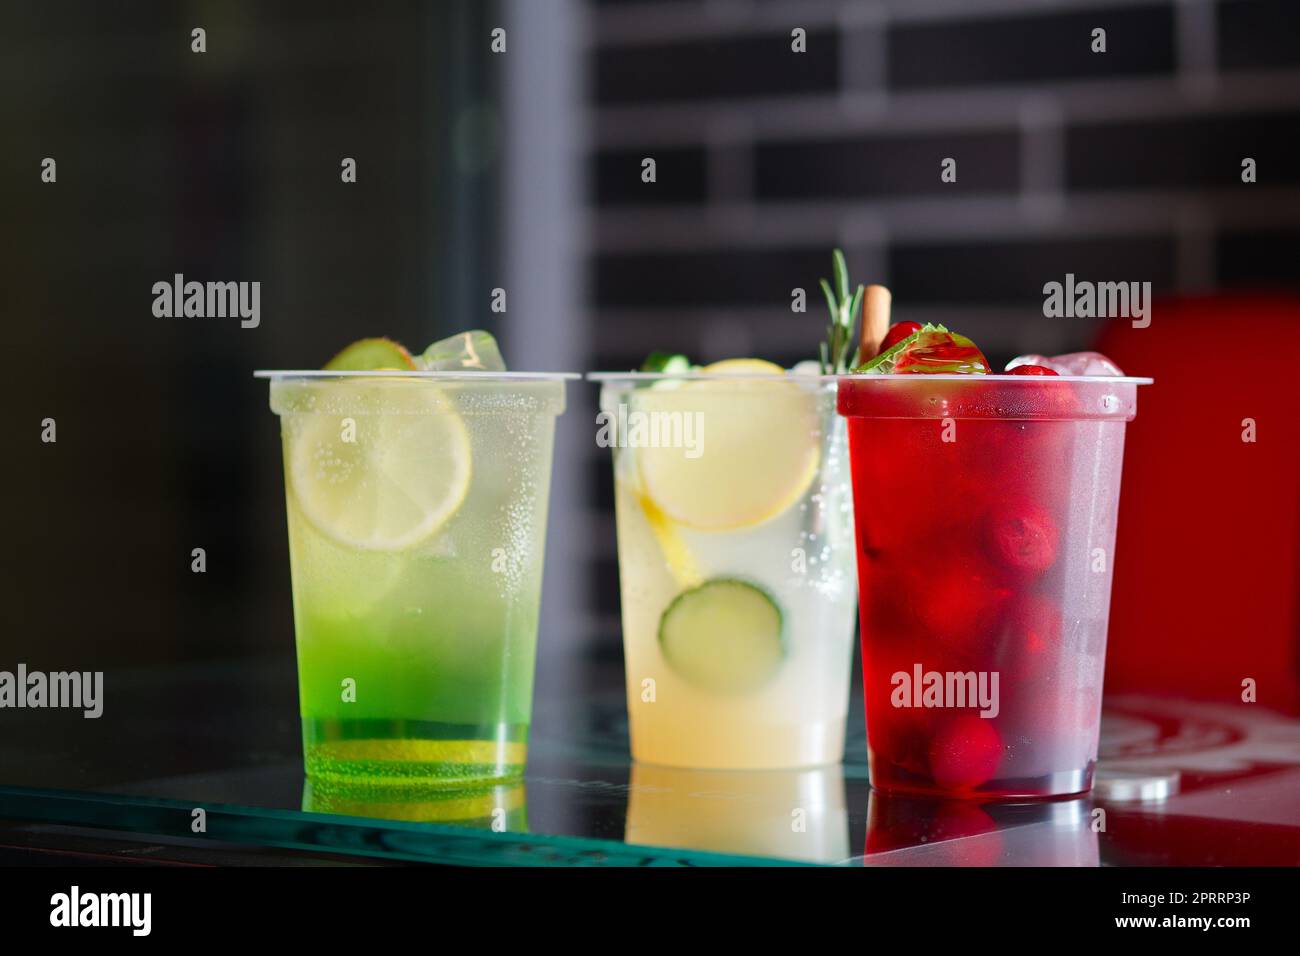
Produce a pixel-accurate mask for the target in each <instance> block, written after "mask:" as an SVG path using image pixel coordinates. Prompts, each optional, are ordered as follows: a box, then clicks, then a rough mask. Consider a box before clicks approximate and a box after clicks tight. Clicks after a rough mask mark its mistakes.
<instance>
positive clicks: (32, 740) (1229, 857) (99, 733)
mask: <svg viewBox="0 0 1300 956" xmlns="http://www.w3.org/2000/svg"><path fill="white" fill-rule="evenodd" d="M106 687H107V688H109V690H110V691H111V694H110V696H109V698H108V705H107V706H106V707H105V711H104V715H103V717H102V718H100V719H99V720H93V721H91V720H82V719H81V718H80V716H79V715H72V714H68V713H66V712H62V713H56V712H53V711H48V710H47V711H34V710H23V711H16V710H10V711H6V712H5V713H4V717H3V719H4V720H5V722H6V727H5V730H6V732H5V733H4V734H3V735H0V830H4V831H5V833H4V834H0V836H4V835H14V834H15V832H16V831H21V834H20V835H21V836H22V837H23V839H22V840H21V841H11V842H23V843H24V844H29V843H31V842H33V841H39V842H40V844H41V845H45V846H49V847H52V848H58V847H59V845H60V842H59V841H60V840H61V839H64V840H68V839H71V836H70V834H73V833H74V832H75V833H85V832H87V831H93V832H97V833H103V834H116V835H117V837H118V838H119V839H120V838H122V837H123V835H125V836H127V838H128V839H129V840H131V841H135V842H136V843H139V844H147V845H148V846H150V847H151V848H153V849H151V853H153V854H154V856H155V858H162V857H164V856H165V854H166V852H167V850H166V848H167V847H168V846H182V845H188V846H191V847H192V846H193V845H194V844H195V843H196V841H197V842H198V843H199V844H200V845H203V844H204V841H213V842H214V843H217V844H221V845H224V846H232V845H237V846H243V847H265V848H282V849H283V848H287V849H289V850H308V851H316V852H320V851H328V852H330V853H334V854H338V853H343V854H346V855H348V856H351V857H355V858H357V859H359V860H370V861H379V862H382V861H420V862H439V863H460V864H498V865H535V864H544V865H636V866H643V865H670V866H672V865H692V866H699V865H718V864H722V865H728V864H730V865H735V864H746V865H749V864H778V865H794V864H804V863H814V864H839V865H871V866H880V865H889V866H898V865H915V866H934V865H962V866H966V865H1000V866H1017V865H1020V866H1024V865H1032V866H1048V865H1050V866H1095V865H1098V864H1103V865H1124V864H1136V865H1166V864H1168V865H1207V864H1210V865H1295V864H1297V863H1300V799H1297V795H1298V794H1300V721H1297V720H1295V719H1292V718H1287V717H1283V716H1280V715H1277V714H1273V713H1271V712H1269V711H1266V710H1263V709H1261V708H1258V707H1253V706H1244V705H1243V706H1241V707H1230V706H1210V705H1204V704H1193V703H1188V702H1183V701H1169V700H1165V701H1160V700H1152V699H1138V698H1128V699H1124V698H1116V699H1112V700H1109V701H1108V702H1107V715H1106V718H1105V721H1104V725H1103V734H1102V738H1103V740H1102V757H1101V764H1100V770H1099V772H1100V773H1102V775H1103V777H1109V778H1110V779H1112V780H1114V781H1118V785H1116V786H1112V787H1110V788H1108V789H1105V790H1102V789H1099V790H1097V791H1094V792H1093V793H1092V794H1090V795H1088V796H1086V797H1083V798H1078V799H1074V800H1063V801H1051V802H1038V803H1033V802H1030V803H1006V804H977V803H972V802H952V801H941V800H926V799H922V798H899V797H883V796H881V795H880V794H877V793H873V792H871V791H870V788H869V787H868V785H867V768H866V741H865V733H864V730H863V721H862V707H861V700H860V699H857V700H855V701H854V703H853V710H852V712H851V713H850V716H849V722H848V727H847V740H846V745H845V761H844V763H843V764H842V765H840V766H834V765H833V766H830V767H823V768H816V769H810V770H800V771H777V772H770V771H761V772H760V771H744V772H740V771H689V770H672V769H665V768H662V767H655V766H650V765H644V764H642V765H636V764H633V763H632V762H631V761H630V759H629V757H628V747H627V744H628V738H627V717H626V708H625V702H624V697H623V693H622V688H621V687H620V686H618V683H617V681H610V682H609V687H608V689H607V690H604V691H600V692H594V693H589V694H586V695H575V696H573V697H572V698H568V699H563V700H556V699H554V698H552V699H541V700H539V701H538V703H537V707H536V712H535V721H534V731H533V735H532V739H531V742H530V747H529V757H528V765H527V769H526V773H525V777H524V780H523V781H522V782H516V783H513V784H509V785H504V786H498V787H487V788H479V789H471V790H468V791H445V790H444V791H438V792H428V791H425V792H419V791H414V790H411V791H407V790H399V791H393V790H387V791H381V792H375V791H367V792H357V791H352V792H347V791H341V790H338V789H336V788H326V789H321V788H320V787H319V785H317V784H315V783H313V782H310V781H306V780H305V779H304V776H303V769H302V756H301V750H300V742H299V739H298V733H297V731H298V727H297V721H296V719H295V718H296V713H295V703H296V701H295V700H294V687H295V683H294V678H293V671H292V663H291V662H290V661H285V662H282V663H280V664H267V663H265V662H247V661H240V662H231V663H229V664H213V663H206V664H197V663H185V664H176V665H173V666H168V667H157V668H149V669H133V670H126V669H123V670H121V671H117V672H110V673H108V674H106ZM197 809H202V810H203V811H204V815H205V818H206V829H205V830H204V831H203V832H196V831H195V830H194V829H193V825H194V820H195V810H197Z"/></svg>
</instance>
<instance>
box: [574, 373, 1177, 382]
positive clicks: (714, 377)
mask: <svg viewBox="0 0 1300 956" xmlns="http://www.w3.org/2000/svg"><path fill="white" fill-rule="evenodd" d="M585 378H586V380H587V381H589V382H723V381H728V380H731V381H736V382H808V383H811V382H844V381H848V382H908V383H911V384H913V385H919V384H922V383H924V382H971V381H978V382H1019V383H1022V384H1026V385H1042V384H1043V383H1044V382H1097V383H1110V384H1126V385H1153V384H1155V379H1153V378H1144V377H1141V376H1134V375H1041V376H1040V375H979V374H973V375H960V374H950V373H949V374H941V375H936V374H917V375H894V374H880V373H875V374H873V373H871V372H845V373H842V374H838V375H834V374H832V375H804V374H800V373H797V372H784V373H782V374H779V375H778V374H777V373H775V372H747V373H739V374H735V375H732V374H727V373H724V374H718V373H717V372H588V373H587V374H586V376H585Z"/></svg>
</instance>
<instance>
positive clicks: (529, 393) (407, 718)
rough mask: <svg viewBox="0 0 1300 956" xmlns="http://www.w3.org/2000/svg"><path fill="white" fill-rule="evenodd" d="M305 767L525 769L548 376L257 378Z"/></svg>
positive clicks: (410, 776) (553, 386)
mask: <svg viewBox="0 0 1300 956" xmlns="http://www.w3.org/2000/svg"><path fill="white" fill-rule="evenodd" d="M268 377H270V378H271V379H272V382H271V408H272V410H273V411H275V412H276V413H277V414H278V415H279V416H280V421H281V433H282V436H283V444H284V462H285V492H286V501H287V510H288V519H289V553H290V564H291V569H292V576H293V606H294V623H295V628H296V631H297V648H298V681H299V703H300V709H301V713H302V723H303V753H304V757H305V761H306V768H307V773H308V775H309V776H310V777H312V778H314V779H317V780H319V781H321V782H323V783H332V784H343V785H348V786H353V785H362V786H375V785H380V786H382V785H403V786H404V785H409V784H411V783H413V782H416V783H420V784H422V785H427V784H434V785H448V786H452V785H454V786H460V785H463V784H466V783H482V782H487V781H496V780H506V779H510V778H512V777H517V776H519V775H520V774H521V773H522V771H523V765H524V757H525V752H526V748H527V738H528V724H529V715H530V713H531V709H532V687H533V663H534V657H535V650H536V643H537V615H538V604H539V598H540V591H541V583H542V554H543V545H544V540H545V533H546V506H547V495H548V491H549V486H550V471H551V446H552V438H553V435H554V425H555V416H556V415H558V414H559V413H560V412H561V411H563V409H564V384H563V381H562V379H561V378H560V377H559V376H542V375H524V374H517V373H504V372H464V371H461V372H427V371H403V372H398V373H389V372H366V371H360V372H356V371H346V372H316V373H311V372H277V373H268Z"/></svg>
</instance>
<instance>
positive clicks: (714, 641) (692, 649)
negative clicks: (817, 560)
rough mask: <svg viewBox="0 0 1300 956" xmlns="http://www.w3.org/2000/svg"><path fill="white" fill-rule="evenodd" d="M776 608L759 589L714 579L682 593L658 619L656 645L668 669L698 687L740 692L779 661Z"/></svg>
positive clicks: (768, 675) (781, 648)
mask: <svg viewBox="0 0 1300 956" xmlns="http://www.w3.org/2000/svg"><path fill="white" fill-rule="evenodd" d="M782 630H783V628H782V620H781V610H780V608H778V607H777V604H776V601H775V600H773V599H772V596H771V595H770V594H768V593H767V592H766V591H764V590H763V589H762V588H760V587H757V586H755V585H753V584H750V583H749V582H747V581H741V580H738V579H736V578H714V579H713V580H711V581H705V582H704V583H703V584H701V585H700V586H699V587H697V588H692V589H691V590H689V591H683V592H682V593H681V594H679V595H677V597H676V598H675V599H674V600H673V603H672V604H670V605H668V609H667V610H666V611H664V613H663V617H662V618H660V620H659V647H660V649H661V650H662V651H663V655H664V658H665V659H666V660H667V661H668V663H669V665H670V666H671V667H672V669H673V670H674V671H676V672H677V673H678V674H680V675H681V676H682V677H683V678H684V679H685V680H688V681H690V682H691V683H692V684H695V685H696V686H698V687H702V688H705V689H708V690H712V691H717V692H719V693H745V692H747V691H753V690H757V689H758V688H759V687H762V686H763V685H764V684H766V683H767V682H768V681H769V680H771V679H772V677H773V675H775V674H776V672H777V671H778V670H780V667H781V662H782V661H784V660H785V655H786V648H785V639H784V636H783V633H782Z"/></svg>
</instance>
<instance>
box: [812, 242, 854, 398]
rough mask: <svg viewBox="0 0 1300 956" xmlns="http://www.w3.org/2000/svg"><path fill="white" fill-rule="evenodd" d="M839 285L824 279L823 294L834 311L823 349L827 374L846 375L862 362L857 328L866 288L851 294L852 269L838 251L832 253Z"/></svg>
mask: <svg viewBox="0 0 1300 956" xmlns="http://www.w3.org/2000/svg"><path fill="white" fill-rule="evenodd" d="M831 262H832V265H833V271H834V278H835V286H834V288H832V286H831V284H830V283H829V282H827V281H826V280H825V279H822V280H821V287H822V294H823V295H825V296H826V305H827V307H828V308H829V309H830V310H831V324H830V325H829V326H827V328H826V341H825V342H823V343H822V344H821V347H820V349H819V351H820V354H821V363H822V374H823V375H842V374H844V373H845V372H847V371H848V370H849V368H851V367H852V366H853V365H854V364H855V363H856V362H857V359H858V356H857V352H858V348H857V344H856V336H855V335H854V331H853V327H854V325H855V324H856V323H857V319H858V310H859V309H860V308H861V307H862V293H863V287H862V286H861V285H859V286H858V287H857V290H856V291H854V292H853V294H852V295H851V296H850V294H849V267H848V264H847V263H846V262H845V261H844V253H843V252H842V251H841V250H839V249H836V250H835V251H834V252H833V253H832V254H831Z"/></svg>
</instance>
